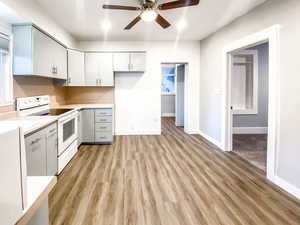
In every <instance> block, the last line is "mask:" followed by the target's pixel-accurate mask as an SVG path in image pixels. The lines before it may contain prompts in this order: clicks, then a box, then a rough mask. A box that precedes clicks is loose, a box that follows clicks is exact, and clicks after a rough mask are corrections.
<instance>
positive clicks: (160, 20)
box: [155, 14, 171, 29]
mask: <svg viewBox="0 0 300 225" xmlns="http://www.w3.org/2000/svg"><path fill="white" fill-rule="evenodd" d="M155 21H156V22H157V23H158V24H159V25H160V26H161V27H162V28H164V29H166V28H168V27H169V26H171V24H170V23H169V22H168V21H167V20H166V19H165V18H163V17H162V16H161V15H159V14H157V17H156V19H155Z"/></svg>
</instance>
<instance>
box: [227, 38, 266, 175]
mask: <svg viewBox="0 0 300 225" xmlns="http://www.w3.org/2000/svg"><path fill="white" fill-rule="evenodd" d="M230 58H231V60H230V62H231V65H230V66H231V115H232V119H231V120H232V144H231V145H232V151H233V152H235V153H236V154H238V155H239V156H241V157H242V158H243V159H245V160H246V161H248V162H250V163H251V164H253V165H254V166H256V167H257V168H259V169H261V170H263V171H264V172H266V167H267V143H268V98H269V81H268V80H269V79H268V77H269V43H268V42H265V43H262V44H257V45H254V46H252V47H250V48H245V49H239V50H237V51H234V52H231V53H230Z"/></svg>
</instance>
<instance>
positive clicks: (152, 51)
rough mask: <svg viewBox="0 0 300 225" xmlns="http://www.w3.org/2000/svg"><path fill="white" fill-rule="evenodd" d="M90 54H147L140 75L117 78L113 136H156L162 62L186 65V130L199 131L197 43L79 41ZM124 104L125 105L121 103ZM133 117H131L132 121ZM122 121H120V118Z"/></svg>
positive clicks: (198, 43) (159, 112) (159, 108)
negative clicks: (187, 70) (144, 65)
mask: <svg viewBox="0 0 300 225" xmlns="http://www.w3.org/2000/svg"><path fill="white" fill-rule="evenodd" d="M78 48H79V49H82V50H90V51H147V66H146V67H147V68H146V70H147V71H146V73H145V74H143V75H136V74H127V75H126V76H127V77H128V80H127V79H125V78H122V77H121V75H117V76H116V81H115V82H116V88H115V92H116V133H117V134H118V133H119V134H159V133H160V130H161V122H160V121H161V63H167V62H186V63H188V64H189V73H188V76H189V79H188V87H189V90H188V97H189V102H188V109H189V110H188V111H189V112H188V118H189V120H188V124H187V127H188V130H189V132H195V131H197V130H198V124H199V122H198V121H199V120H198V116H199V112H198V110H197V109H199V99H198V96H199V94H198V90H199V85H198V84H199V79H198V78H199V73H200V68H199V67H200V63H199V62H200V42H199V41H190V42H178V43H176V42H164V41H162V42H79V43H78ZM122 102H123V103H124V102H126V107H125V106H124V104H120V103H122ZM133 117H134V118H133ZM122 118H123V119H122Z"/></svg>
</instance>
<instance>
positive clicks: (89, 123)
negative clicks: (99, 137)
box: [81, 109, 95, 143]
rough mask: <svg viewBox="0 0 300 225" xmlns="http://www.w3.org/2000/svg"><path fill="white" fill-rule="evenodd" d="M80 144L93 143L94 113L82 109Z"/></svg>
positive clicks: (91, 110) (90, 110)
mask: <svg viewBox="0 0 300 225" xmlns="http://www.w3.org/2000/svg"><path fill="white" fill-rule="evenodd" d="M81 126H82V130H81V131H82V132H81V134H82V136H81V140H82V143H84V142H85V143H93V142H94V141H95V113H94V110H93V109H84V110H82V112H81Z"/></svg>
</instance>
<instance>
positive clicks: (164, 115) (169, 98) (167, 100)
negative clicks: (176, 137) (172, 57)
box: [161, 63, 188, 133]
mask: <svg viewBox="0 0 300 225" xmlns="http://www.w3.org/2000/svg"><path fill="white" fill-rule="evenodd" d="M187 67H188V65H187V64H186V63H162V64H161V121H162V133H164V132H167V129H166V124H168V123H174V124H175V125H176V126H177V127H180V128H182V129H183V130H186V121H187V111H186V105H187V104H186V103H187V94H186V92H187V87H186V84H187Z"/></svg>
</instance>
